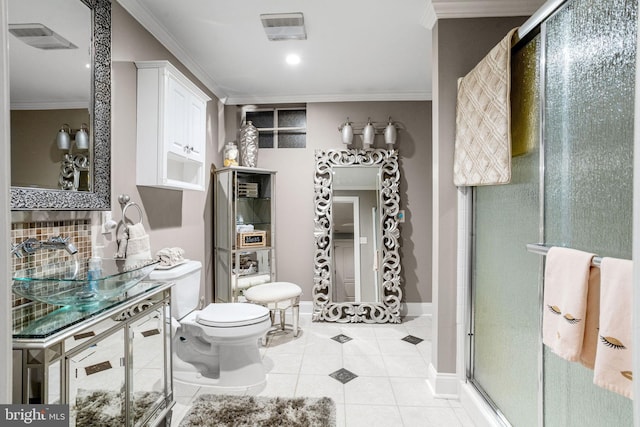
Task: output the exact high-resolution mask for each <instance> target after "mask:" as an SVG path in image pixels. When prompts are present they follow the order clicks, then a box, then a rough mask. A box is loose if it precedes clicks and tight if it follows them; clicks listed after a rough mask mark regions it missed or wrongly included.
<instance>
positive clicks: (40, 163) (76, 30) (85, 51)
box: [8, 0, 111, 210]
mask: <svg viewBox="0 0 640 427" xmlns="http://www.w3.org/2000/svg"><path fill="white" fill-rule="evenodd" d="M8 24H9V25H8V30H9V33H10V34H9V36H8V40H9V54H10V55H9V68H10V73H9V80H10V108H11V185H12V188H11V207H12V209H13V210H34V209H51V210H75V209H95V210H106V209H109V208H110V182H109V181H110V159H109V157H110V150H109V144H110V114H111V112H110V104H111V2H110V0H8Z"/></svg>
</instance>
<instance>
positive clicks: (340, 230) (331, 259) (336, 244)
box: [313, 149, 402, 323]
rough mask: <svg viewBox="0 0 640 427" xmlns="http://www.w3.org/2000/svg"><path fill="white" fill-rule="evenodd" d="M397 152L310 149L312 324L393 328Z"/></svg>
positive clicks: (395, 310)
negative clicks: (312, 166) (312, 172)
mask: <svg viewBox="0 0 640 427" xmlns="http://www.w3.org/2000/svg"><path fill="white" fill-rule="evenodd" d="M399 181H400V174H399V169H398V154H397V151H395V150H389V151H388V150H379V149H376V150H364V151H363V150H328V151H320V150H319V151H316V173H315V241H316V252H315V278H314V288H313V302H314V313H313V318H314V320H326V321H336V322H367V323H385V322H394V323H397V322H400V317H399V310H400V300H401V297H402V291H401V289H400V260H399V246H398V244H399V236H400V233H399V230H398V221H397V214H398V209H399V203H400V197H399V194H398V184H399Z"/></svg>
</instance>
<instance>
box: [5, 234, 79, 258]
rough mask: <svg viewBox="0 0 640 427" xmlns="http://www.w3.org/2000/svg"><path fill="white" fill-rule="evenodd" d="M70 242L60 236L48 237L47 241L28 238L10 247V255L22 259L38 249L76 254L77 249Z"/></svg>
mask: <svg viewBox="0 0 640 427" xmlns="http://www.w3.org/2000/svg"><path fill="white" fill-rule="evenodd" d="M70 240H71V238H69V237H62V236H55V237H50V238H49V240H44V241H40V240H38V239H36V238H34V237H29V238H28V239H26V240H24V241H22V242H21V243H18V244H16V245H11V254H13V255H15V256H16V257H18V258H22V257H23V256H25V255H31V254H32V253H34V252H36V251H37V250H39V249H64V250H65V251H67V252H68V253H69V254H70V255H73V254H75V253H77V252H78V249H77V248H76V247H75V245H74V244H73V243H71V242H70Z"/></svg>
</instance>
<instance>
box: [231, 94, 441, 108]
mask: <svg viewBox="0 0 640 427" xmlns="http://www.w3.org/2000/svg"><path fill="white" fill-rule="evenodd" d="M431 99H432V94H431V92H430V91H424V92H401V93H396V92H384V93H371V92H367V93H353V94H344V93H336V94H326V95H318V94H300V95H294V96H288V95H273V96H270V95H263V96H233V95H230V96H229V97H228V98H226V99H225V100H224V104H225V105H244V104H289V103H310V102H356V101H431Z"/></svg>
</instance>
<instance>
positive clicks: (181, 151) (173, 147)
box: [165, 74, 191, 157]
mask: <svg viewBox="0 0 640 427" xmlns="http://www.w3.org/2000/svg"><path fill="white" fill-rule="evenodd" d="M167 86H168V87H167V102H166V106H165V108H166V113H167V115H166V117H165V120H166V122H165V132H166V141H165V143H166V149H167V151H169V152H171V153H174V154H177V155H179V156H182V157H187V155H188V152H189V149H188V146H189V142H188V140H189V136H188V135H189V124H190V121H189V119H188V113H189V110H190V108H189V107H190V105H189V104H190V100H191V96H190V95H191V94H190V93H189V91H188V90H187V89H186V88H185V87H184V86H183V85H182V84H181V83H180V82H178V81H177V80H176V79H175V78H174V77H173V76H172V75H171V74H169V78H168V83H167Z"/></svg>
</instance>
